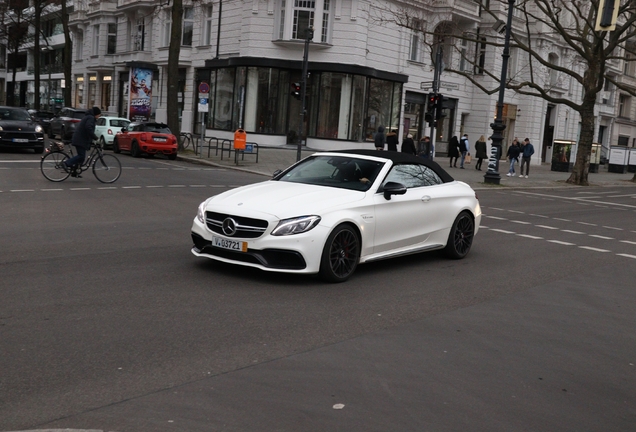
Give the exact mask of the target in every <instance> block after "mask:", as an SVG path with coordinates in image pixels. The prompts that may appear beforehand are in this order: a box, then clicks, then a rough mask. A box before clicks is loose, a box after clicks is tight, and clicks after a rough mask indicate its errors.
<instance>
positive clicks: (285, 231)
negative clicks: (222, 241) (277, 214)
mask: <svg viewBox="0 0 636 432" xmlns="http://www.w3.org/2000/svg"><path fill="white" fill-rule="evenodd" d="M318 222H320V216H300V217H295V218H291V219H283V220H282V221H280V222H278V225H276V228H274V230H273V231H272V235H273V236H286V235H293V234H300V233H304V232H307V231H309V230H311V229H313V228H314V227H315V226H316V225H318Z"/></svg>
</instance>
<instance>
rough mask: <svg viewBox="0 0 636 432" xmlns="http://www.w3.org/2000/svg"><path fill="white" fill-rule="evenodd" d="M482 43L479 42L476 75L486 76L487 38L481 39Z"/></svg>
mask: <svg viewBox="0 0 636 432" xmlns="http://www.w3.org/2000/svg"><path fill="white" fill-rule="evenodd" d="M479 40H480V42H477V50H476V54H477V59H476V60H477V61H476V62H475V63H477V64H476V65H475V74H477V75H483V74H484V66H485V64H486V38H485V37H483V36H480V37H479Z"/></svg>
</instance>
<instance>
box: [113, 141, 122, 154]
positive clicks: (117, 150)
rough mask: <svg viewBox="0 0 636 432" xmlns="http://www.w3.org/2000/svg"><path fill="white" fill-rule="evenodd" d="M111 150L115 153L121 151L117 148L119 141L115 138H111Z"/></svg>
mask: <svg viewBox="0 0 636 432" xmlns="http://www.w3.org/2000/svg"><path fill="white" fill-rule="evenodd" d="M113 151H114V152H115V153H121V150H119V143H118V142H117V138H115V139H114V140H113Z"/></svg>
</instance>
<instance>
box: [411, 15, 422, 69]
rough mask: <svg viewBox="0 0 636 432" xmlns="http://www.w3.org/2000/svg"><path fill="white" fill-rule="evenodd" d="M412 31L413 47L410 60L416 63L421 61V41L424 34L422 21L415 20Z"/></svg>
mask: <svg viewBox="0 0 636 432" xmlns="http://www.w3.org/2000/svg"><path fill="white" fill-rule="evenodd" d="M411 27H412V30H411V32H412V33H411V47H410V49H409V60H411V61H414V62H419V61H420V56H421V40H420V38H421V37H422V32H421V31H420V29H421V28H422V21H421V20H418V19H413V21H412V26H411Z"/></svg>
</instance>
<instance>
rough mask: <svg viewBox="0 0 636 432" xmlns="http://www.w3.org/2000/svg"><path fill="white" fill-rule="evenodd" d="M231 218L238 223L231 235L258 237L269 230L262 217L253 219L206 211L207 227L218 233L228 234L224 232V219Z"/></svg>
mask: <svg viewBox="0 0 636 432" xmlns="http://www.w3.org/2000/svg"><path fill="white" fill-rule="evenodd" d="M228 218H231V219H233V220H234V222H235V223H236V232H235V233H234V234H233V235H232V236H231V237H239V238H258V237H260V236H262V235H263V233H264V232H265V230H267V225H268V223H267V221H266V220H262V219H252V218H247V217H243V216H235V215H229V214H224V213H216V212H206V217H205V221H206V225H207V227H208V228H209V229H210V230H211V231H212V232H215V233H217V234H222V235H224V236H228V235H227V234H226V233H224V232H223V221H224V220H226V219H228Z"/></svg>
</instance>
